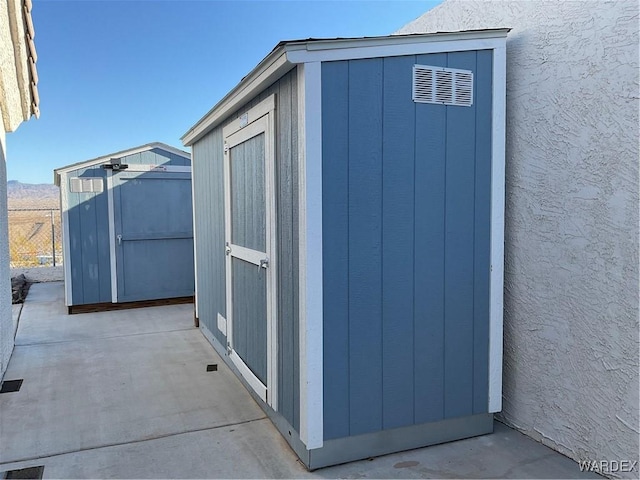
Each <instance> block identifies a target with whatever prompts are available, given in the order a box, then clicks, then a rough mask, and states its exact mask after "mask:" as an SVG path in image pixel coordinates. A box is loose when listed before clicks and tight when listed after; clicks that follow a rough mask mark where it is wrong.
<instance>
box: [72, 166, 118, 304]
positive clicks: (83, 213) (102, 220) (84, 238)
mask: <svg viewBox="0 0 640 480" xmlns="http://www.w3.org/2000/svg"><path fill="white" fill-rule="evenodd" d="M71 177H79V178H88V177H99V178H102V180H103V182H105V183H104V191H103V192H102V193H71V192H70V191H69V185H70V178H71ZM61 188H65V189H67V199H68V206H67V215H68V217H67V218H68V222H69V238H68V239H65V242H68V243H69V254H70V258H69V259H68V261H69V262H70V263H71V279H70V281H71V303H72V304H73V305H83V304H90V303H100V302H110V301H111V266H110V257H109V222H108V203H107V192H106V174H105V171H104V170H103V169H102V168H100V167H95V166H94V167H88V168H79V169H77V170H74V171H72V172H70V173H69V174H68V175H67V176H66V177H65V181H64V183H62V184H61ZM65 261H67V259H65Z"/></svg>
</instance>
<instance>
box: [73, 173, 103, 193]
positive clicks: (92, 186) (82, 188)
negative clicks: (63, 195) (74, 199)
mask: <svg viewBox="0 0 640 480" xmlns="http://www.w3.org/2000/svg"><path fill="white" fill-rule="evenodd" d="M69 180H70V182H69V191H70V192H71V193H100V192H102V191H103V190H104V184H103V181H102V178H100V177H84V178H79V177H73V178H70V179H69Z"/></svg>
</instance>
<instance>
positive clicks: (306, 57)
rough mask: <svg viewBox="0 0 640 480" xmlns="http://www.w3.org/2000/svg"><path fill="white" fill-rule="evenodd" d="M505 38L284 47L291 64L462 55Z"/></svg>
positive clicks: (492, 44) (497, 42)
mask: <svg viewBox="0 0 640 480" xmlns="http://www.w3.org/2000/svg"><path fill="white" fill-rule="evenodd" d="M504 42H505V40H504V38H495V36H494V37H489V38H482V37H481V38H465V37H464V36H461V37H460V38H458V39H452V40H441V39H438V41H430V42H425V41H418V40H417V39H416V40H415V41H413V42H411V43H393V42H391V43H390V42H387V43H377V44H373V45H366V44H362V45H359V44H357V43H356V44H355V46H353V47H343V48H328V49H323V50H315V49H312V48H311V47H312V45H313V44H312V43H311V44H309V48H308V49H307V48H300V47H299V46H292V47H291V48H286V52H287V53H286V54H287V59H288V60H289V61H290V62H291V63H303V62H332V61H337V60H356V59H362V58H377V57H393V56H400V55H421V54H427V53H442V52H463V51H469V50H490V49H495V48H498V47H500V45H504Z"/></svg>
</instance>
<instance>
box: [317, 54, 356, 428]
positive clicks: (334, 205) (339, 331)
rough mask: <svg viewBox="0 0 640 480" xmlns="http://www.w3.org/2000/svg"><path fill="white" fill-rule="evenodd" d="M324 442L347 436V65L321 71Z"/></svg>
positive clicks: (334, 63)
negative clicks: (325, 386)
mask: <svg viewBox="0 0 640 480" xmlns="http://www.w3.org/2000/svg"><path fill="white" fill-rule="evenodd" d="M322 79H323V80H322V112H323V115H322V117H323V124H322V145H323V147H322V148H323V165H322V167H323V168H322V185H323V193H322V197H323V200H322V202H323V205H322V229H323V240H322V241H323V250H324V251H325V252H331V254H330V255H325V256H324V259H323V266H322V268H323V271H324V275H325V279H331V281H325V282H324V285H323V290H324V299H323V313H324V324H323V341H324V347H323V348H324V351H325V352H331V353H330V354H329V355H327V354H325V355H324V365H323V368H324V371H323V376H324V379H325V380H324V381H325V385H326V384H327V383H328V382H329V383H330V384H331V388H325V389H324V409H325V411H329V412H332V413H331V414H330V415H327V414H325V416H324V435H325V438H339V437H345V436H348V435H349V412H350V409H349V235H348V234H345V232H348V231H349V184H348V182H349V164H348V162H346V161H345V159H347V158H349V142H348V138H349V98H348V95H349V62H346V61H345V62H331V63H326V64H324V65H323V67H322Z"/></svg>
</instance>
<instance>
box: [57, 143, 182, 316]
mask: <svg viewBox="0 0 640 480" xmlns="http://www.w3.org/2000/svg"><path fill="white" fill-rule="evenodd" d="M54 181H55V184H56V185H58V186H59V187H60V204H61V213H62V244H63V264H64V281H65V303H66V305H67V306H68V307H69V312H70V313H73V312H74V311H83V310H84V309H86V306H87V305H91V306H92V308H96V307H97V308H105V307H106V308H110V307H111V308H112V307H114V306H115V305H114V304H118V306H123V305H125V304H127V305H128V304H130V302H140V301H150V300H161V299H174V301H189V300H190V299H192V298H193V295H194V289H195V287H194V283H195V277H194V263H193V215H192V207H191V158H190V155H189V154H188V153H187V152H184V151H182V150H178V149H176V148H174V147H171V146H169V145H165V144H163V143H151V144H148V145H143V146H141V147H136V148H131V149H129V150H125V151H121V152H117V153H112V154H110V155H105V156H102V157H99V158H94V159H91V160H87V161H84V162H80V163H75V164H73V165H68V166H66V167H62V168H58V169H56V170H55V171H54Z"/></svg>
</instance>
